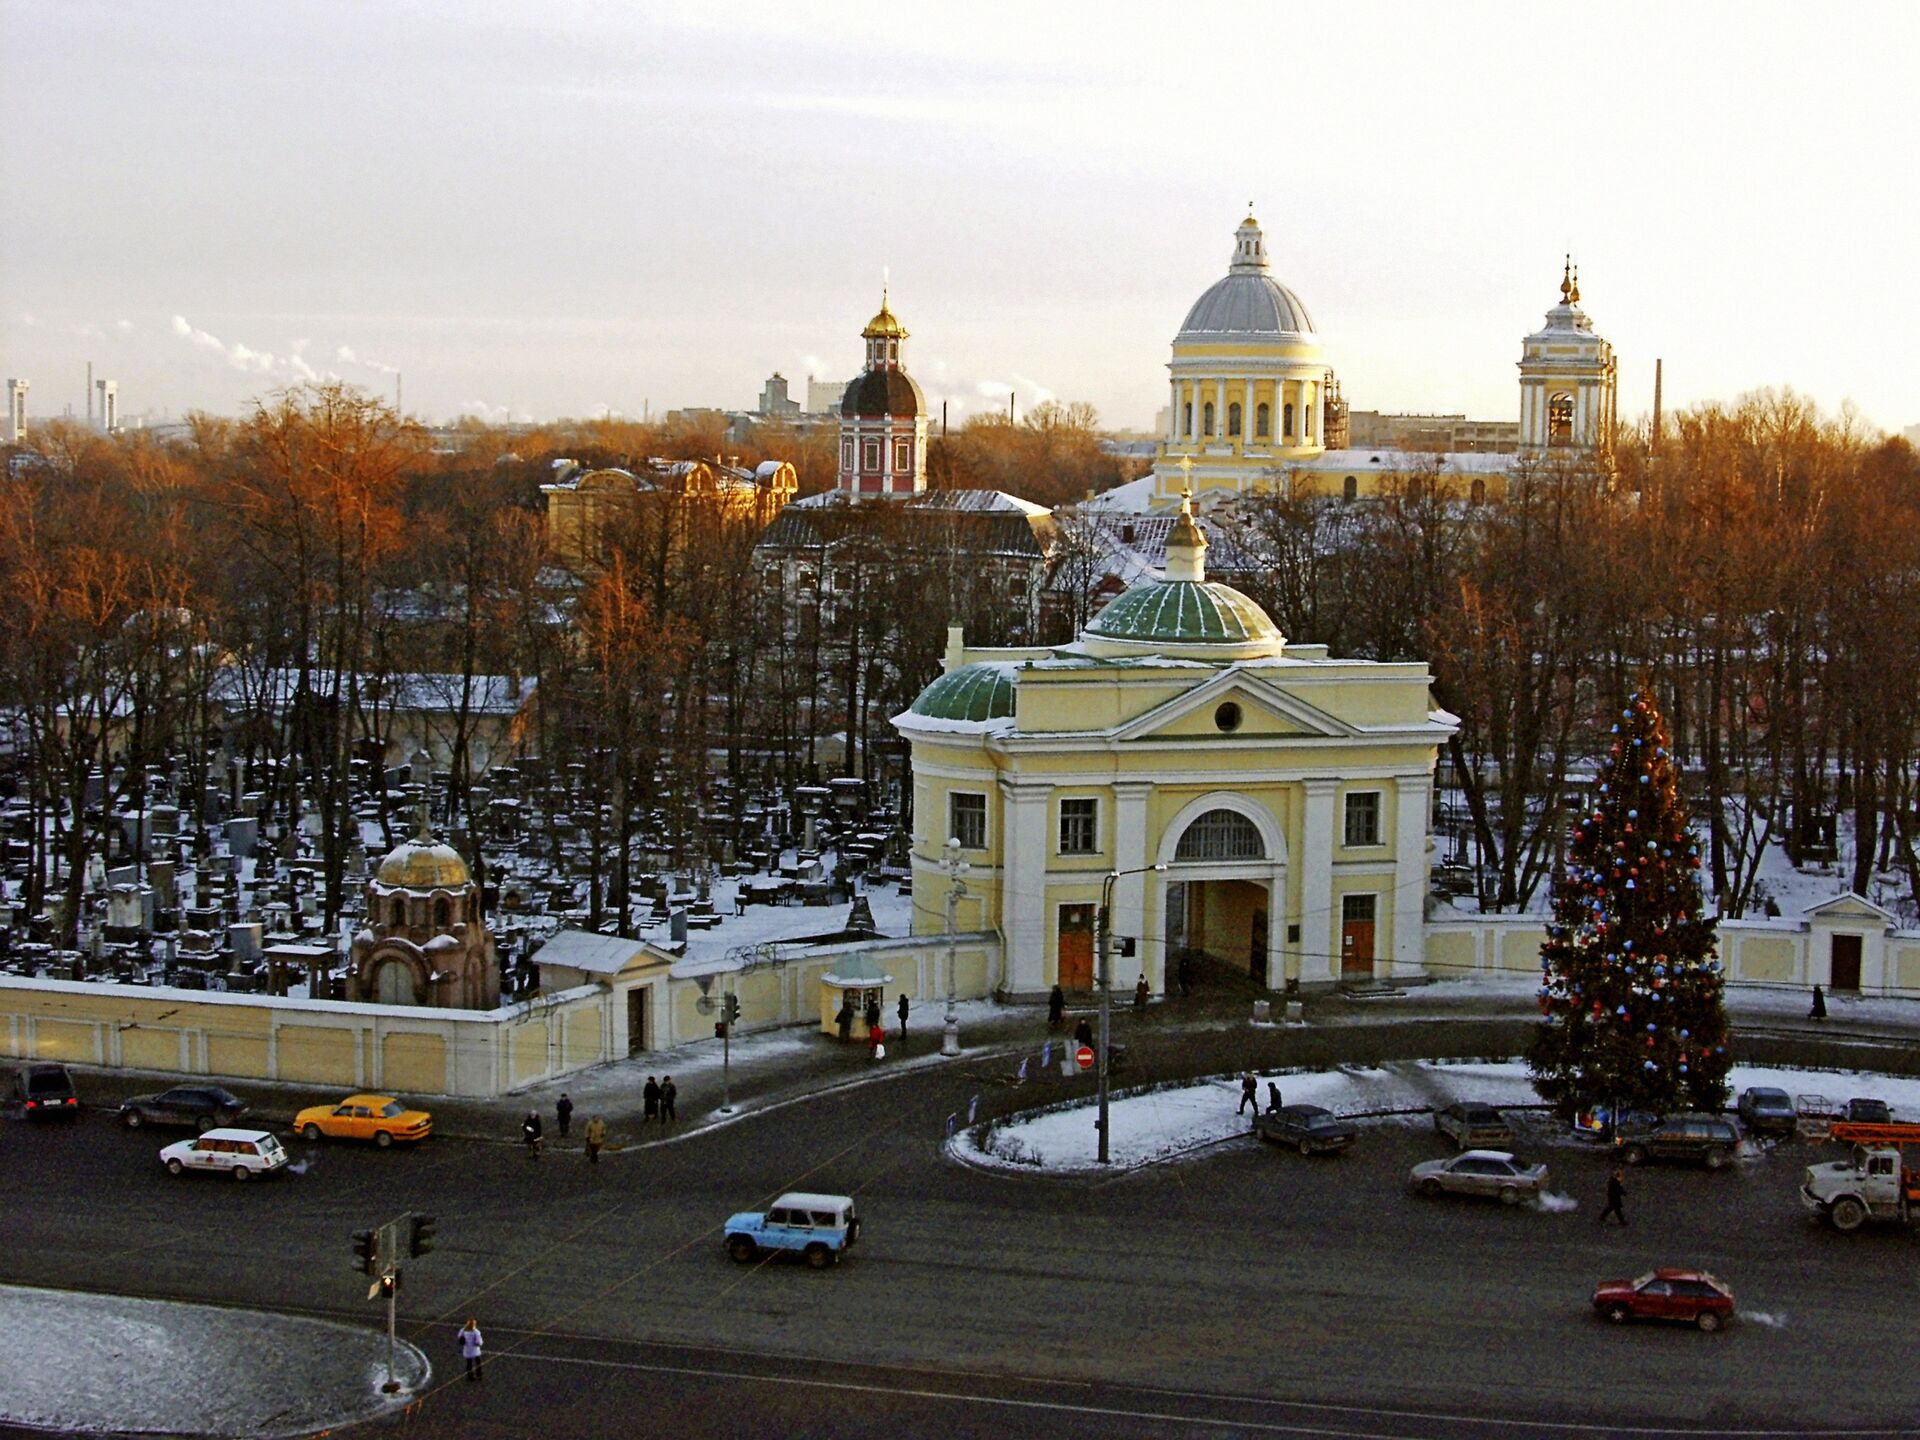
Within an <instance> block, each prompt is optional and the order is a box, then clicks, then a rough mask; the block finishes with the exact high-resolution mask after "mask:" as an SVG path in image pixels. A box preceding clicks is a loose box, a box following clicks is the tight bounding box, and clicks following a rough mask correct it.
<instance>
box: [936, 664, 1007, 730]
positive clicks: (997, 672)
mask: <svg viewBox="0 0 1920 1440" xmlns="http://www.w3.org/2000/svg"><path fill="white" fill-rule="evenodd" d="M1014 672H1015V667H1014V666H1012V665H1010V664H1007V663H1005V662H997V661H983V662H981V663H980V664H977V665H962V666H960V667H959V668H958V669H956V670H949V671H948V672H947V673H946V674H945V675H942V676H941V677H940V678H939V679H938V680H936V681H934V682H933V683H932V684H931V685H929V686H927V688H926V689H924V690H922V691H921V692H920V698H919V699H917V700H915V701H914V702H913V707H912V713H913V714H915V715H925V716H928V717H929V718H931V719H935V720H1007V719H1011V718H1012V716H1013V687H1014Z"/></svg>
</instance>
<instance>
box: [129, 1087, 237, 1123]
mask: <svg viewBox="0 0 1920 1440" xmlns="http://www.w3.org/2000/svg"><path fill="white" fill-rule="evenodd" d="M250 1108H252V1107H250V1106H249V1105H248V1104H247V1102H246V1101H244V1100H242V1099H241V1098H240V1097H239V1096H238V1095H235V1094H233V1093H232V1092H231V1091H228V1090H222V1089H221V1088H220V1087H219V1086H218V1085H176V1086H174V1087H173V1089H171V1090H162V1091H161V1092H160V1093H159V1094H158V1095H136V1096H134V1097H133V1098H132V1099H131V1100H123V1101H121V1102H120V1123H121V1124H122V1125H125V1126H126V1127H127V1128H128V1129H129V1130H138V1129H139V1128H140V1127H141V1126H142V1125H183V1126H186V1127H188V1128H190V1129H193V1130H202V1131H204V1130H211V1129H213V1128H214V1127H216V1126H219V1125H231V1124H233V1122H234V1121H236V1120H238V1119H239V1118H240V1117H241V1116H242V1115H244V1114H246V1113H247V1111H248V1110H249V1109H250Z"/></svg>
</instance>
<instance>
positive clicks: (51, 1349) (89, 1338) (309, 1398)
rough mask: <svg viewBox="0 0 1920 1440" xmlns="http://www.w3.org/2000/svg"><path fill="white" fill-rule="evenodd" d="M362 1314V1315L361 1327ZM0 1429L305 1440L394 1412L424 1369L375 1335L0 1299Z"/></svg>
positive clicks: (157, 1310)
mask: <svg viewBox="0 0 1920 1440" xmlns="http://www.w3.org/2000/svg"><path fill="white" fill-rule="evenodd" d="M371 1313H372V1311H371V1308H370V1309H369V1314H371ZM0 1333H5V1334H6V1335H8V1336H9V1337H11V1338H10V1340H9V1342H8V1348H9V1350H10V1351H11V1354H10V1357H9V1360H8V1363H7V1364H5V1365H3V1366H0V1420H5V1421H6V1422H7V1423H9V1424H15V1425H24V1426H30V1427H33V1428H36V1429H41V1430H49V1431H54V1432H57V1433H60V1434H125V1433H137V1434H141V1435H231V1436H245V1437H248V1440H272V1437H277V1436H294V1435H307V1434H311V1433H312V1432H313V1431H315V1430H320V1429H325V1428H331V1427H335V1426H339V1425H345V1424H349V1423H353V1422H356V1421H361V1420H368V1419H371V1418H373V1417H375V1416H377V1415H380V1414H382V1413H383V1412H385V1411H388V1410H392V1409H395V1408H397V1407H399V1406H401V1405H404V1404H405V1403H407V1401H409V1400H410V1399H412V1398H413V1394H414V1392H416V1391H417V1390H419V1389H420V1387H422V1386H423V1385H425V1384H426V1382H427V1379H428V1377H429V1375H430V1374H431V1373H432V1367H431V1366H429V1365H428V1363H427V1358H426V1356H424V1355H422V1354H421V1353H420V1351H418V1350H416V1349H415V1348H414V1347H413V1346H411V1345H409V1344H407V1343H406V1342H405V1341H404V1340H403V1341H401V1342H400V1343H399V1345H398V1347H397V1349H396V1352H395V1368H396V1371H397V1373H398V1377H399V1380H400V1385H401V1389H400V1392H399V1393H398V1394H397V1395H383V1394H381V1393H380V1385H381V1382H382V1381H384V1380H385V1379H386V1378H387V1337H386V1332H385V1331H384V1330H381V1329H376V1328H374V1327H373V1326H372V1325H368V1326H366V1327H364V1328H362V1327H357V1326H355V1327H350V1326H346V1325H337V1324H333V1323H330V1322H328V1321H323V1320H306V1319H300V1318H296V1317H294V1316H288V1315H273V1314H267V1313H263V1312H261V1311H256V1310H232V1309H226V1308H223V1307H220V1306H214V1305H190V1304H185V1303H182V1302H176V1301H168V1300H135V1299H128V1298H125V1297H122V1296H118V1295H89V1294H84V1293H81V1292H78V1291H70V1290H37V1289H26V1288H22V1287H19V1286H12V1285H0Z"/></svg>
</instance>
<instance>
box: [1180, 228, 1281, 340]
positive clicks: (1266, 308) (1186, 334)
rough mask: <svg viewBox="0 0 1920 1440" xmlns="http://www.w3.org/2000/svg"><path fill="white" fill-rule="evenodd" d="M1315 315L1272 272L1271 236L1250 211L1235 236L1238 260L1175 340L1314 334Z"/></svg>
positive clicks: (1205, 296) (1198, 302)
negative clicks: (1268, 242) (1268, 239)
mask: <svg viewBox="0 0 1920 1440" xmlns="http://www.w3.org/2000/svg"><path fill="white" fill-rule="evenodd" d="M1312 333H1313V317H1312V316H1311V315H1309V314H1308V313H1307V307H1306V306H1305V305H1303V304H1302V303H1301V302H1300V297H1299V296H1298V295H1296V294H1294V293H1293V292H1292V291H1291V290H1289V289H1288V288H1287V287H1286V286H1284V285H1282V284H1281V283H1280V282H1279V281H1278V280H1276V279H1274V278H1273V276H1272V275H1271V274H1269V273H1268V271H1267V246H1266V238H1265V236H1263V235H1262V234H1261V232H1260V222H1259V221H1257V220H1255V219H1254V218H1253V216H1251V215H1249V216H1247V218H1246V219H1245V220H1242V221H1241V222H1240V228H1239V229H1238V230H1236V231H1234V235H1233V263H1232V264H1230V265H1229V266H1228V267H1227V273H1226V275H1225V276H1223V277H1222V278H1221V279H1219V280H1216V281H1214V282H1213V284H1211V285H1209V286H1208V287H1207V289H1206V292H1205V293H1204V294H1203V295H1201V297H1200V298H1199V299H1198V300H1196V301H1194V302H1193V308H1192V309H1191V310H1189V311H1187V318H1186V319H1185V321H1183V322H1182V323H1181V326H1180V333H1179V334H1178V335H1176V336H1175V337H1174V341H1175V343H1176V344H1177V343H1179V342H1180V341H1182V340H1201V341H1205V340H1210V339H1218V338H1220V337H1221V336H1232V335H1311V334H1312Z"/></svg>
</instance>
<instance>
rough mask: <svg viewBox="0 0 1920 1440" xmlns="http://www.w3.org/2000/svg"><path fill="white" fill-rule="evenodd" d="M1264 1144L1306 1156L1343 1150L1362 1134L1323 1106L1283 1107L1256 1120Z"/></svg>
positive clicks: (1256, 1127) (1255, 1124)
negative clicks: (1317, 1151)
mask: <svg viewBox="0 0 1920 1440" xmlns="http://www.w3.org/2000/svg"><path fill="white" fill-rule="evenodd" d="M1254 1129H1255V1130H1257V1131H1258V1132H1259V1135H1260V1138H1261V1139H1262V1140H1271V1141H1273V1142H1274V1143H1275V1144H1278V1145H1291V1146H1293V1148H1294V1149H1296V1150H1298V1151H1299V1152H1300V1153H1301V1154H1302V1155H1311V1154H1313V1152H1314V1151H1316V1150H1340V1149H1343V1148H1345V1147H1346V1146H1348V1145H1351V1144H1352V1143H1353V1140H1354V1137H1355V1136H1356V1135H1358V1134H1359V1133H1360V1132H1359V1131H1358V1130H1356V1129H1354V1127H1353V1125H1352V1124H1351V1123H1350V1122H1349V1121H1346V1120H1342V1119H1341V1118H1340V1117H1339V1116H1338V1115H1336V1114H1334V1113H1333V1112H1332V1111H1331V1110H1328V1109H1325V1108H1323V1107H1322V1106H1319V1105H1282V1106H1281V1107H1280V1108H1279V1109H1278V1110H1269V1111H1267V1112H1266V1113H1265V1114H1263V1115H1260V1116H1258V1117H1257V1118H1256V1119H1255V1120H1254Z"/></svg>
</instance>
